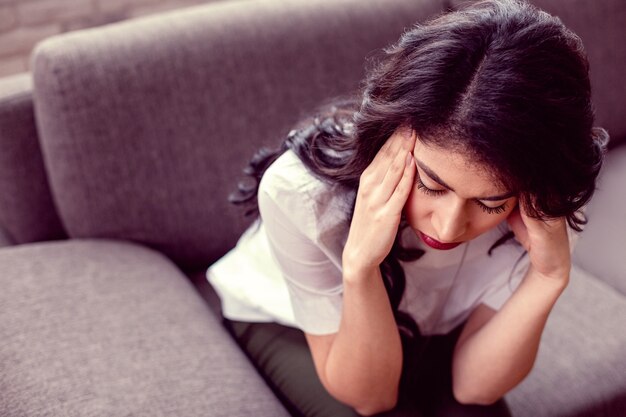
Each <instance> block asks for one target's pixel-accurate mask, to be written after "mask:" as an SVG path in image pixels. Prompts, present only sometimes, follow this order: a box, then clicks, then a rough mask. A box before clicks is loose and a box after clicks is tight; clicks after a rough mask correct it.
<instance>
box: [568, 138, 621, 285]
mask: <svg viewBox="0 0 626 417" xmlns="http://www.w3.org/2000/svg"><path fill="white" fill-rule="evenodd" d="M625 185H626V144H625V145H622V146H620V147H619V148H616V149H614V150H612V151H611V152H609V154H608V155H607V157H606V163H605V165H604V167H603V168H602V172H601V173H600V179H599V181H598V189H597V191H596V194H595V195H594V197H593V199H592V200H591V202H590V203H589V206H588V207H587V211H586V213H587V217H588V220H589V223H588V224H587V225H586V226H585V230H584V232H583V233H582V234H581V237H580V239H579V241H578V244H577V245H576V250H575V251H574V257H573V261H574V263H576V264H577V265H580V266H581V267H582V268H583V269H585V270H586V271H589V272H591V273H592V274H594V275H595V276H597V277H598V278H600V279H602V280H603V281H605V282H607V283H608V284H610V285H611V286H613V287H614V288H616V289H618V290H619V291H620V292H621V293H622V295H624V296H626V262H625V260H624V254H625V253H626V212H625V211H624V207H626V192H624V191H626V186H625Z"/></svg>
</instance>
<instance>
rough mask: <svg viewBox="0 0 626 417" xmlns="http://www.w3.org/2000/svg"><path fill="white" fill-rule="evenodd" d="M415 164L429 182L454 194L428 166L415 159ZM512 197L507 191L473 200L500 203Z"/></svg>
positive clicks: (452, 189) (512, 193) (512, 194)
mask: <svg viewBox="0 0 626 417" xmlns="http://www.w3.org/2000/svg"><path fill="white" fill-rule="evenodd" d="M415 162H416V163H417V165H418V166H419V167H420V168H422V170H423V171H424V172H425V173H426V175H428V176H429V177H430V179H431V180H433V181H435V182H436V183H437V184H439V185H441V186H442V187H445V188H447V189H448V190H450V191H453V192H454V188H452V187H450V186H449V185H448V184H446V183H445V182H444V181H443V180H442V179H441V178H439V175H437V174H435V173H434V172H433V170H432V169H430V168H428V166H426V165H425V164H424V163H423V162H422V161H420V160H419V159H417V158H415ZM514 195H515V193H514V192H511V191H509V192H508V193H505V194H501V195H495V196H492V197H476V198H475V199H476V200H480V201H501V200H506V199H507V198H511V197H513V196H514Z"/></svg>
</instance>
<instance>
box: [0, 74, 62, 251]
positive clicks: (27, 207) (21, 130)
mask: <svg viewBox="0 0 626 417" xmlns="http://www.w3.org/2000/svg"><path fill="white" fill-rule="evenodd" d="M65 236H66V234H65V231H64V230H63V227H62V226H61V222H60V220H59V216H58V215H57V212H56V209H55V207H54V203H53V201H52V196H51V194H50V188H49V186H48V180H47V177H46V172H45V168H44V164H43V159H42V155H41V150H40V148H39V141H38V138H37V129H36V128H35V116H34V112H33V101H32V81H31V76H30V74H26V73H25V74H18V75H14V76H10V77H5V78H2V79H0V246H4V245H14V244H21V243H29V242H36V241H40V240H53V239H62V238H64V237H65Z"/></svg>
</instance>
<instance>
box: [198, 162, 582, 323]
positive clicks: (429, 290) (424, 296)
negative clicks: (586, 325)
mask: <svg viewBox="0 0 626 417" xmlns="http://www.w3.org/2000/svg"><path fill="white" fill-rule="evenodd" d="M353 199H354V192H353V191H349V190H346V189H344V188H342V187H341V186H339V185H329V184H327V183H325V182H323V181H321V180H319V179H318V178H316V177H314V176H313V175H312V174H311V173H310V172H309V171H308V170H307V169H306V167H305V166H304V165H303V164H302V162H301V161H300V159H299V158H298V157H297V156H296V155H295V154H294V153H293V152H292V151H287V152H285V153H284V154H283V155H281V156H280V157H279V158H278V159H277V160H276V161H275V162H274V163H273V164H272V165H271V166H270V167H269V168H268V169H267V171H266V172H265V174H264V176H263V179H262V181H261V183H260V185H259V194H258V202H259V211H260V213H261V219H262V221H257V222H255V223H254V224H253V225H252V226H251V227H250V228H249V229H248V230H247V231H246V232H245V233H244V234H243V235H242V237H241V238H240V240H239V242H238V243H237V246H236V247H235V248H234V249H232V250H231V251H230V252H228V253H227V254H226V255H225V256H224V257H223V258H221V259H220V260H218V261H217V262H216V263H215V264H213V265H212V266H211V267H210V268H209V269H208V271H207V277H208V279H209V281H210V283H211V284H212V285H213V287H214V288H215V290H216V291H217V293H218V295H219V296H220V298H221V301H222V310H223V314H224V316H225V317H226V318H228V319H231V320H240V321H253V322H269V321H274V322H278V323H281V324H285V325H288V326H294V327H297V328H300V329H301V330H303V331H305V332H307V333H310V334H329V333H335V332H337V331H338V329H339V323H340V320H341V308H342V292H343V285H342V270H341V255H342V251H343V247H344V244H345V242H346V239H347V236H348V231H349V226H350V225H349V217H348V216H349V211H350V208H351V207H350V203H351V201H352V200H353ZM508 230H509V229H508V225H507V224H506V221H505V222H503V223H501V224H500V225H499V226H497V227H496V228H494V229H492V230H491V231H489V232H486V233H484V234H483V235H481V236H479V237H477V238H476V239H474V240H472V241H470V242H467V243H464V244H462V245H460V246H458V247H456V248H454V249H452V250H447V251H440V250H436V249H433V248H430V247H428V246H426V245H424V244H423V243H421V241H419V238H418V237H417V236H416V235H415V234H414V232H412V231H411V230H410V229H409V228H407V229H406V230H405V233H404V235H403V236H402V238H403V241H404V243H405V246H410V247H420V248H421V249H423V250H424V251H425V254H424V255H423V256H422V257H421V258H420V259H418V260H417V261H412V262H402V266H403V268H404V271H405V275H406V289H405V292H404V296H403V298H402V300H401V303H400V310H402V311H405V312H407V313H409V314H410V315H411V316H412V317H413V318H414V319H415V321H416V322H417V324H418V326H419V328H420V331H421V332H422V334H445V333H447V332H449V331H451V330H452V329H454V328H455V327H456V326H457V325H459V324H461V323H462V322H463V321H465V320H466V319H467V318H468V317H469V315H470V313H471V312H472V311H473V310H474V308H476V307H477V306H478V305H479V304H481V303H484V304H486V305H487V306H489V307H491V308H493V309H495V310H498V309H500V308H501V307H502V305H503V304H504V303H505V302H506V300H507V299H508V298H509V297H510V296H511V294H512V293H513V291H515V289H516V288H517V286H518V285H519V283H520V282H521V279H522V278H523V275H524V273H525V272H526V270H527V268H528V263H529V260H528V256H527V255H524V250H523V249H522V247H521V246H520V245H519V244H517V243H515V242H514V241H513V240H509V241H508V242H507V243H505V244H503V245H501V246H499V247H498V248H496V249H495V250H494V251H493V252H492V255H491V256H489V255H488V254H487V251H488V250H489V248H490V247H491V246H492V245H493V243H494V242H495V241H496V240H497V239H498V238H499V237H500V236H502V235H503V234H504V233H505V232H506V231H508ZM572 243H573V242H572ZM572 246H573V245H572ZM520 259H521V260H520ZM518 261H519V262H518Z"/></svg>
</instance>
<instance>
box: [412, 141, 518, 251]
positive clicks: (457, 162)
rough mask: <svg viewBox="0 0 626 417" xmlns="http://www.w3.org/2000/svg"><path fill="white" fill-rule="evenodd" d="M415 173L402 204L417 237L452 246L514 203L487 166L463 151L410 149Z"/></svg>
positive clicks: (471, 236) (492, 222)
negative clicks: (475, 160) (407, 194)
mask: <svg viewBox="0 0 626 417" xmlns="http://www.w3.org/2000/svg"><path fill="white" fill-rule="evenodd" d="M413 156H414V157H415V163H416V165H417V173H416V175H415V183H414V185H413V189H412V190H411V193H410V195H409V197H408V200H407V203H406V205H405V206H404V211H405V215H406V218H407V220H408V223H409V225H410V227H411V228H412V229H413V230H414V231H415V232H416V233H417V234H418V235H419V236H420V238H421V239H422V241H423V242H424V243H426V244H428V245H429V246H431V247H434V248H436V249H440V250H446V249H452V248H453V247H456V246H458V245H459V244H461V243H463V242H467V241H469V240H472V239H474V238H475V237H477V236H479V235H481V234H482V233H485V232H486V231H488V230H490V229H492V228H493V227H495V226H496V225H498V224H499V223H500V222H502V221H503V220H504V219H505V218H506V217H507V216H508V215H509V214H510V213H511V211H512V210H513V209H514V208H515V207H516V205H517V197H516V196H515V195H513V194H512V193H510V192H509V190H506V189H502V188H501V186H500V185H498V183H497V182H495V181H494V180H493V178H492V176H491V175H490V172H489V170H488V169H487V168H486V167H484V166H482V165H480V164H477V163H475V162H474V161H472V160H471V159H469V158H468V156H466V155H465V154H463V153H459V152H456V151H450V150H446V149H442V148H439V147H436V146H433V145H428V146H427V145H425V144H424V143H422V142H420V140H419V137H418V139H417V141H416V143H415V149H414V150H413Z"/></svg>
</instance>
